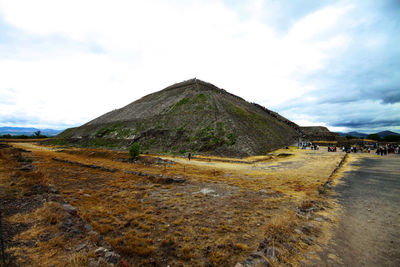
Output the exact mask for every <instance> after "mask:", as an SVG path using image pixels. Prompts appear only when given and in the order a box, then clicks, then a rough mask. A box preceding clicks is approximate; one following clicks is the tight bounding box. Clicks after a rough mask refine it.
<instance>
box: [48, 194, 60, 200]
mask: <svg viewBox="0 0 400 267" xmlns="http://www.w3.org/2000/svg"><path fill="white" fill-rule="evenodd" d="M49 200H50V201H54V202H62V201H63V198H62V196H61V195H60V194H54V193H50V194H49Z"/></svg>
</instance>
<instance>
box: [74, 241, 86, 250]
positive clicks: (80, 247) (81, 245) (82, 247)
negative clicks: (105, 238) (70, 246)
mask: <svg viewBox="0 0 400 267" xmlns="http://www.w3.org/2000/svg"><path fill="white" fill-rule="evenodd" d="M86 246H87V243H86V242H85V243H82V244H80V245H78V246H77V247H76V249H75V251H76V252H79V251H81V250H82V249H84V248H85V247H86Z"/></svg>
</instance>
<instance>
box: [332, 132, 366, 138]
mask: <svg viewBox="0 0 400 267" xmlns="http://www.w3.org/2000/svg"><path fill="white" fill-rule="evenodd" d="M338 134H339V135H340V136H348V135H351V136H354V137H358V138H360V137H362V138H366V137H367V136H368V134H365V133H360V132H355V131H352V132H348V133H338Z"/></svg>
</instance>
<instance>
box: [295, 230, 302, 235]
mask: <svg viewBox="0 0 400 267" xmlns="http://www.w3.org/2000/svg"><path fill="white" fill-rule="evenodd" d="M294 231H295V232H296V233H297V234H299V235H301V234H303V231H301V230H300V229H294Z"/></svg>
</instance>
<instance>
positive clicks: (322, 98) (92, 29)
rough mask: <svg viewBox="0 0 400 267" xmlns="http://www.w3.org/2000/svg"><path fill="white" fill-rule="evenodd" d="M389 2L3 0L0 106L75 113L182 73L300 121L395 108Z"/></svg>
mask: <svg viewBox="0 0 400 267" xmlns="http://www.w3.org/2000/svg"><path fill="white" fill-rule="evenodd" d="M398 11H399V5H398V4H397V2H396V1H380V2H379V3H376V1H351V2H349V1H311V2H307V3H304V1H290V2H289V1H261V0H258V1H222V0H221V1H211V0H204V1H198V0H192V1H180V0H174V1H168V2H166V1H161V0H149V1H128V0H117V1H113V2H112V3H111V2H110V1H101V0H97V1H94V0H88V1H77V0H70V1H53V0H37V1H29V0H12V1H11V0H4V1H2V2H1V3H0V73H2V79H1V80H0V96H3V91H5V90H7V88H13V90H14V91H15V92H14V93H13V99H12V101H11V100H10V101H8V102H7V103H8V104H7V105H2V104H1V103H0V117H1V116H10V115H11V114H16V112H19V113H18V114H20V115H21V116H25V115H26V114H34V116H36V117H37V118H40V120H35V122H36V123H40V122H42V123H43V122H45V123H46V125H48V124H52V123H53V125H54V126H57V125H60V124H64V125H76V124H83V123H85V122H87V121H88V120H91V119H93V118H95V117H97V116H99V115H101V114H103V113H105V112H108V111H110V110H112V109H115V108H119V107H121V106H124V105H126V104H128V103H130V102H132V101H134V100H136V99H138V98H140V97H142V96H144V95H146V94H148V93H151V92H154V91H157V90H160V89H162V88H164V87H166V86H168V85H170V84H172V83H175V82H179V81H182V80H186V79H189V78H192V77H198V78H200V79H203V80H206V81H209V82H211V83H213V84H215V85H217V86H219V87H222V88H225V89H226V90H228V91H230V92H232V93H234V94H237V95H240V96H242V97H243V98H245V99H247V100H249V101H253V102H258V103H261V104H264V105H265V106H267V107H269V108H273V109H275V110H277V111H279V112H282V113H284V115H285V116H287V117H288V118H289V119H292V120H294V121H299V122H300V121H301V122H302V123H309V124H315V123H321V124H324V125H327V126H328V127H329V126H333V127H335V125H337V123H338V122H337V120H336V117H340V118H343V116H345V117H344V118H347V117H348V116H349V114H345V113H343V112H340V110H351V108H354V107H356V108H355V109H358V110H363V112H364V113H362V112H357V114H359V115H358V116H359V117H354V116H353V117H351V118H350V117H349V121H354V122H357V120H358V119H360V120H363V119H365V118H366V116H374V114H377V113H379V114H380V110H384V111H385V112H395V111H398V110H399V107H398V104H399V90H398V89H399V87H398V85H399V82H400V74H398V73H397V70H398V69H399V67H400V65H399V62H400V61H399V57H400V53H399V52H400V47H399V46H398V45H397V44H398V43H399V41H400V39H399V38H400V37H397V35H398V34H396V33H398V32H399V25H400V24H399V16H398V14H399V13H398ZM10 99H11V98H10ZM367 102H368V103H373V104H369V105H371V106H370V109H371V110H372V112H369V111H368V110H364V108H362V105H365V103H367ZM376 103H378V104H376ZM318 105H323V107H324V109H325V110H326V112H322V113H321V114H325V117H323V116H322V115H321V116H316V115H315V114H319V112H318V109H317V108H314V109H313V108H309V107H316V106H318ZM338 107H339V111H338V110H337V109H338ZM343 107H345V108H343ZM316 112H317V113H316ZM335 114H336V115H335ZM384 115H385V114H383V115H382V116H384ZM368 118H370V117H368ZM367 121H368V120H367ZM0 123H1V122H0ZM10 123H11V122H10ZM15 123H17V121H16V122H15ZM21 123H22V122H21ZM349 125H350V124H349ZM353 125H355V124H353ZM345 127H347V126H345Z"/></svg>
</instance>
